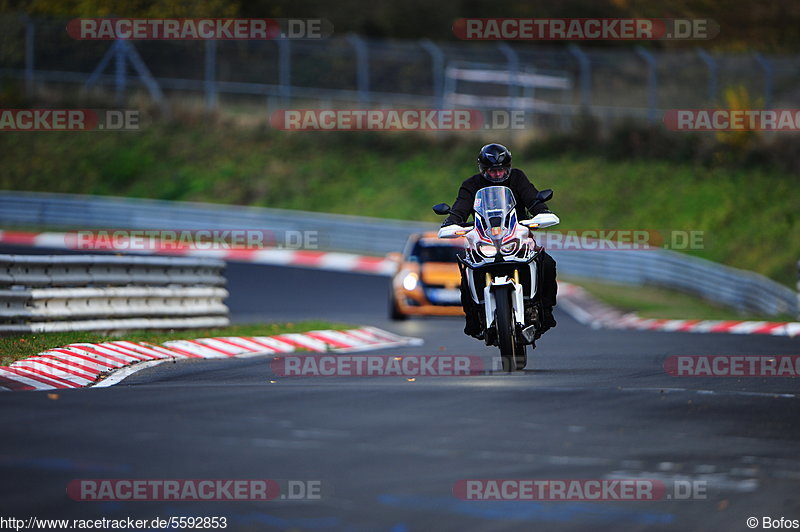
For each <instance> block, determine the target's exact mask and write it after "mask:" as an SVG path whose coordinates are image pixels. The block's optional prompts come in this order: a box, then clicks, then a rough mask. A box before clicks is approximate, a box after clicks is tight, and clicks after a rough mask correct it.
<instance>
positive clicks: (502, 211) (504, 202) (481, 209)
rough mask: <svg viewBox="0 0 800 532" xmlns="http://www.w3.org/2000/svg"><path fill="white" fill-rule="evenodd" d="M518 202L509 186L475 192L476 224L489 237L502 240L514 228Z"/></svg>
mask: <svg viewBox="0 0 800 532" xmlns="http://www.w3.org/2000/svg"><path fill="white" fill-rule="evenodd" d="M516 205H517V202H516V200H515V199H514V194H513V193H512V192H511V189H510V188H508V187H486V188H482V189H480V190H479V191H478V192H477V193H476V194H475V204H474V206H473V208H474V209H475V217H476V219H477V220H476V222H477V223H476V226H477V228H478V230H479V231H481V232H482V233H483V234H484V235H485V236H486V237H487V238H489V239H491V240H502V239H503V238H504V237H505V236H506V235H508V234H509V232H510V231H511V230H512V229H513V227H512V225H513V220H514V219H515V217H514V216H511V214H512V213H513V212H514V207H516Z"/></svg>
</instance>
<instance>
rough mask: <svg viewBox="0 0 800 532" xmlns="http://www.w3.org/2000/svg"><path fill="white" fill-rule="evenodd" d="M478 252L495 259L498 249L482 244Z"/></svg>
mask: <svg viewBox="0 0 800 532" xmlns="http://www.w3.org/2000/svg"><path fill="white" fill-rule="evenodd" d="M478 250H479V251H480V252H481V255H483V256H484V257H494V256H495V255H497V248H496V247H494V246H492V245H491V244H481V245H480V246H479V247H478Z"/></svg>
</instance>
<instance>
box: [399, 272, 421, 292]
mask: <svg viewBox="0 0 800 532" xmlns="http://www.w3.org/2000/svg"><path fill="white" fill-rule="evenodd" d="M418 281H419V276H417V274H416V273H414V272H410V273H408V274H407V275H406V276H405V277H404V278H403V288H405V289H406V290H408V291H409V292H410V291H412V290H414V289H415V288H416V287H417V282H418Z"/></svg>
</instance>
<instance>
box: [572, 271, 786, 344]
mask: <svg viewBox="0 0 800 532" xmlns="http://www.w3.org/2000/svg"><path fill="white" fill-rule="evenodd" d="M558 306H559V308H562V309H564V311H566V312H567V313H568V314H569V315H570V316H572V317H573V318H574V319H575V320H577V321H578V322H580V323H583V324H584V325H588V326H590V327H592V328H595V329H599V328H606V329H635V330H640V331H665V332H691V333H729V334H767V335H771V336H789V337H794V336H800V322H769V321H737V320H724V321H721V320H674V319H655V318H641V317H639V316H637V315H636V314H635V313H624V312H622V311H620V310H617V309H615V308H612V307H609V306H608V305H605V304H603V303H601V302H599V301H597V300H596V299H595V298H594V297H592V296H591V295H589V294H588V293H587V292H586V290H584V289H583V288H581V287H579V286H575V285H573V284H569V283H563V282H559V283H558Z"/></svg>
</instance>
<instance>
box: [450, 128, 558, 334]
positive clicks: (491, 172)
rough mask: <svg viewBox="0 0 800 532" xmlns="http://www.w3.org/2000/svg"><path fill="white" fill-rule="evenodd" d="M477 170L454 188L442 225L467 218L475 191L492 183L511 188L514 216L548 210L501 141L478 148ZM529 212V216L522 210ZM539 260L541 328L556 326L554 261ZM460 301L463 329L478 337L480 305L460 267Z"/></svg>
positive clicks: (542, 256) (544, 256)
mask: <svg viewBox="0 0 800 532" xmlns="http://www.w3.org/2000/svg"><path fill="white" fill-rule="evenodd" d="M478 169H479V170H480V172H479V173H477V174H475V175H473V176H472V177H470V178H469V179H467V180H465V181H464V182H463V183H462V184H461V188H459V189H458V197H457V198H456V200H455V202H454V203H453V206H452V207H451V208H450V215H449V216H448V217H447V219H446V220H445V221H444V223H443V224H442V227H445V226H447V225H452V224H459V225H462V224H464V223H466V221H467V218H469V216H470V215H471V214H473V213H474V210H473V204H474V202H475V194H476V193H477V192H478V191H479V190H480V189H482V188H485V187H492V186H505V187H508V188H509V189H511V192H512V193H513V194H514V198H515V199H516V200H517V206H516V209H517V219H518V220H524V219H526V218H529V217H533V216H536V215H537V214H541V213H546V212H550V211H549V210H547V205H546V204H544V203H538V202H537V201H536V195H537V194H538V192H539V191H538V190H537V189H536V187H535V186H533V183H531V182H530V181H529V180H528V177H527V176H526V175H525V172H523V171H522V170H520V169H519V168H512V167H511V152H510V151H509V150H508V148H506V147H505V146H503V145H502V144H487V145H486V146H484V147H483V148H481V151H480V153H479V154H478ZM526 210H527V211H528V212H530V216H527V215H526V212H525V211H526ZM539 260H540V262H539V264H540V265H541V268H542V278H543V279H542V286H541V291H540V297H541V301H542V307H543V310H544V312H543V316H542V331H541V332H545V331H547V330H548V329H550V328H552V327H555V326H556V320H555V319H554V318H553V307H554V306H555V305H556V292H557V289H558V288H557V284H556V261H555V260H553V257H551V256H550V255H548V254H547V253H545V251H544V250H541V251H540V252H539ZM461 305H462V306H463V307H464V313H465V314H466V326H465V327H464V333H465V334H467V335H469V336H473V337H475V338H478V339H482V336H483V329H484V327H483V326H482V324H481V307H480V305H478V304H476V303H475V302H474V301H473V300H472V295H471V294H470V290H469V286H468V285H467V280H466V278H465V277H464V272H463V270H462V275H461Z"/></svg>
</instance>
